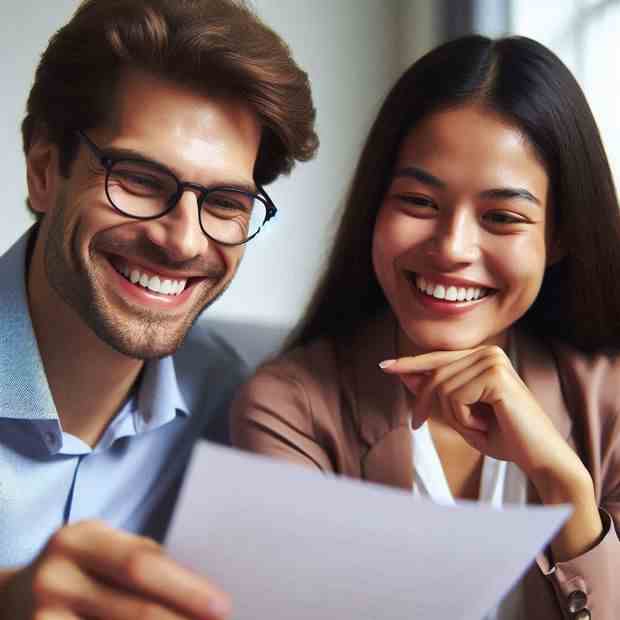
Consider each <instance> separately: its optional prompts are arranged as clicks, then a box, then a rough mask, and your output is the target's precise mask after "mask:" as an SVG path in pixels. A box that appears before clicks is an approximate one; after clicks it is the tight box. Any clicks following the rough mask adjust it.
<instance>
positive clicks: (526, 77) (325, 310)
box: [287, 35, 620, 350]
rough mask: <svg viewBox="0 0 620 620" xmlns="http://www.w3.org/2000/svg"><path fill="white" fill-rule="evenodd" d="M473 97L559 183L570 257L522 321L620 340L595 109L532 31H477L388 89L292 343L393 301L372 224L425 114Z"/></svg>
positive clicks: (327, 332) (617, 260)
mask: <svg viewBox="0 0 620 620" xmlns="http://www.w3.org/2000/svg"><path fill="white" fill-rule="evenodd" d="M468 103H476V104H479V105H483V106H485V107H488V108H489V109H491V110H493V111H494V112H496V113H499V114H500V115H501V116H502V117H503V118H505V119H506V120H507V121H508V122H509V123H511V124H513V125H514V126H515V127H518V128H519V129H520V130H521V131H523V133H524V134H525V135H526V136H527V138H528V139H529V141H530V142H531V144H532V145H533V146H534V148H535V149H536V150H537V152H538V155H539V157H540V158H541V161H542V162H543V163H544V165H545V168H546V171H547V174H548V176H549V180H550V201H551V202H550V204H551V208H553V211H554V219H555V222H556V225H555V229H556V231H557V236H558V239H559V241H560V244H561V246H562V248H563V249H564V251H565V256H564V258H563V259H562V260H561V261H560V262H559V263H557V264H556V265H554V266H552V267H549V268H548V269H547V271H546V273H545V277H544V279H543V284H542V288H541V292H540V294H539V296H538V298H537V299H536V301H535V302H534V304H533V305H532V306H531V307H530V308H529V310H528V311H527V313H526V314H525V315H524V317H523V318H522V319H521V323H522V324H524V325H526V326H527V327H528V328H529V329H530V330H532V331H533V332H534V333H535V334H537V335H538V336H540V337H554V338H559V339H561V340H563V341H565V342H568V343H570V344H572V345H574V346H577V347H578V348H581V349H583V350H594V349H600V348H608V347H611V348H618V347H620V212H619V209H618V201H617V197H616V193H615V189H614V184H613V180H612V175H611V171H610V168H609V163H608V161H607V157H606V155H605V151H604V148H603V145H602V142H601V138H600V135H599V132H598V129H597V127H596V123H595V121H594V118H593V116H592V112H591V111H590V108H589V106H588V104H587V102H586V99H585V97H584V95H583V93H582V91H581V89H580V87H579V85H578V84H577V82H576V80H575V79H574V77H573V76H572V74H571V73H570V71H569V70H568V69H567V68H566V66H565V65H564V64H563V63H562V62H561V61H560V60H559V58H557V56H555V55H554V54H553V53H552V52H551V51H549V50H548V49H547V48H545V47H544V46H542V45H541V44H539V43H537V42H536V41H533V40H531V39H528V38H525V37H508V38H504V39H499V40H492V39H489V38H486V37H482V36H478V35H471V36H466V37H462V38H459V39H456V40H454V41H451V42H449V43H446V44H444V45H441V46H440V47H438V48H436V49H434V50H433V51H431V52H429V53H428V54H426V55H425V56H424V57H422V58H421V59H420V60H418V61H417V62H416V63H414V64H413V65H412V66H411V67H410V68H409V70H408V71H406V72H405V73H404V75H403V76H402V77H401V78H400V80H399V81H398V82H397V83H396V85H395V86H394V88H393V89H392V90H391V92H390V93H389V94H388V96H387V98H386V100H385V102H384V104H383V106H382V108H381V111H380V112H379V116H378V117H377V119H376V121H375V123H374V125H373V127H372V129H371V131H370V135H369V136H368V139H367V141H366V145H365V147H364V149H363V151H362V155H361V157H360V160H359V162H358V165H357V169H356V172H355V175H354V178H353V182H352V185H351V189H350V192H349V196H348V199H347V201H346V204H345V210H344V213H343V217H342V221H341V223H340V228H339V230H338V233H337V235H336V238H335V242H334V246H333V248H332V251H331V255H330V258H329V262H328V265H327V269H326V271H325V273H324V274H323V277H322V280H321V281H320V283H319V285H318V288H317V289H316V291H315V293H314V296H313V298H312V300H311V303H310V306H309V308H308V310H307V311H306V314H305V316H304V317H303V319H302V320H301V322H300V323H299V325H298V327H297V328H296V330H295V331H294V333H293V335H292V336H291V338H290V339H289V341H288V343H287V347H291V346H295V345H299V344H304V343H307V342H309V341H311V340H314V339H316V338H319V337H330V338H334V339H342V338H346V337H347V335H348V334H351V333H352V332H353V330H355V329H356V328H357V327H358V326H359V325H360V323H362V322H364V321H366V320H368V319H369V318H371V317H372V316H374V315H376V314H377V313H379V312H381V311H382V310H383V309H385V308H386V307H387V305H388V303H387V300H386V299H385V296H384V294H383V291H382V289H381V287H380V286H379V283H378V281H377V278H376V276H375V273H374V270H373V266H372V260H371V243H372V235H373V228H374V224H375V219H376V216H377V212H378V210H379V207H380V206H381V202H382V199H383V196H384V194H385V192H386V191H387V188H388V185H389V183H390V181H391V174H392V169H393V166H394V165H395V161H396V157H397V154H398V150H399V147H400V144H401V142H402V140H403V138H404V137H405V136H406V135H407V133H408V132H409V131H410V130H411V128H412V127H414V126H415V125H416V124H417V123H418V122H420V120H421V119H423V118H425V117H426V116H428V115H429V114H432V113H434V112H437V111H439V110H441V109H446V108H451V107H457V106H459V105H464V104H468Z"/></svg>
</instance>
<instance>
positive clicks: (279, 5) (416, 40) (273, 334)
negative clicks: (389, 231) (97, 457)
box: [0, 0, 620, 363]
mask: <svg viewBox="0 0 620 620" xmlns="http://www.w3.org/2000/svg"><path fill="white" fill-rule="evenodd" d="M251 3H252V4H253V5H254V7H255V8H256V10H257V12H258V13H259V14H260V15H261V16H262V18H263V19H264V20H265V21H266V22H267V23H268V24H269V25H270V26H271V27H272V28H273V29H274V30H276V31H277V32H278V33H280V34H281V35H282V36H283V37H284V39H285V40H286V41H287V42H288V43H289V45H290V47H291V49H292V51H293V54H294V56H295V57H296V59H297V60H298V62H299V63H300V64H301V66H303V67H304V68H305V70H306V71H307V72H308V74H309V76H310V79H311V81H312V85H313V91H314V97H315V104H316V107H317V127H318V132H319V136H320V139H321V148H320V151H319V154H318V156H317V158H316V159H315V160H314V161H312V162H310V163H307V164H303V165H301V166H298V167H297V168H296V169H295V170H294V171H293V173H292V175H291V176H290V177H288V178H282V179H280V180H278V181H276V182H275V183H274V184H273V185H272V186H271V187H270V188H269V191H270V194H271V195H272V197H273V199H274V201H275V202H276V204H277V205H278V207H279V212H278V216H277V218H276V219H275V220H274V221H273V222H270V224H269V225H268V226H267V227H266V228H265V229H264V231H262V232H261V234H260V235H259V236H258V237H257V238H256V240H255V241H253V242H252V243H250V244H249V246H248V248H247V253H246V258H245V260H244V262H243V264H242V266H241V269H240V272H239V274H238V276H237V278H236V280H235V282H234V283H233V285H232V286H231V288H230V290H229V291H228V292H227V293H226V295H224V297H223V298H222V299H220V300H219V301H218V302H217V303H216V304H215V305H214V306H213V307H212V308H210V309H209V310H208V312H207V313H205V315H204V316H203V317H202V319H201V321H211V324H212V325H215V326H216V328H217V329H218V330H220V331H222V332H224V333H225V335H227V336H228V337H229V339H231V340H232V341H233V343H234V344H236V345H237V346H238V347H239V348H240V349H241V351H242V353H243V354H244V355H245V356H246V358H247V359H248V360H249V361H250V362H251V363H255V362H256V361H257V360H258V359H260V358H261V357H262V356H263V355H265V353H267V352H268V351H269V350H272V349H273V348H274V347H276V346H277V345H278V344H279V342H280V341H281V339H282V338H283V336H284V334H285V333H286V332H287V331H288V330H289V329H290V328H291V327H292V326H293V324H294V323H295V321H296V320H297V319H298V318H299V316H300V314H301V313H302V311H303V308H304V306H305V304H306V303H307V301H308V299H309V296H310V293H311V291H312V287H313V285H314V284H315V282H316V279H317V278H318V275H319V273H320V270H321V265H322V261H323V259H324V257H325V255H326V252H327V249H328V246H329V242H330V240H331V237H332V234H333V232H334V229H335V227H336V224H337V216H338V212H339V208H340V206H341V204H342V200H343V197H344V195H345V193H346V190H347V186H348V184H349V182H350V178H351V174H352V170H353V168H354V165H355V160H356V157H357V154H358V153H359V151H360V148H361V145H362V144H363V142H364V139H365V136H366V133H367V131H368V128H369V125H370V123H371V121H372V119H373V118H374V116H375V114H376V112H377V110H378V106H379V105H380V102H381V100H382V98H383V96H384V94H385V93H386V92H387V90H388V89H389V87H390V86H391V84H392V83H393V82H394V81H395V79H396V78H397V77H398V75H399V74H400V73H401V72H402V71H403V70H404V69H405V68H406V67H407V66H408V65H409V64H410V63H411V62H412V61H414V60H415V59H416V58H418V57H419V56H420V55H421V54H423V53H424V52H426V51H428V50H429V49H431V48H432V47H434V46H435V45H437V44H438V43H440V42H442V41H444V40H446V39H449V38H452V37H454V36H458V35H460V34H465V33H467V32H482V33H485V34H490V35H492V36H497V35H502V34H506V33H518V34H524V35H528V36H532V37H534V38H536V39H538V40H539V41H541V42H542V43H544V44H546V45H548V46H549V47H551V48H552V49H553V50H554V51H555V52H556V53H558V54H559V55H560V57H561V58H562V59H563V60H564V61H565V62H566V64H567V65H568V66H569V67H570V68H571V70H572V71H573V72H574V73H575V75H576V76H577V78H578V80H579V81H580V83H581V85H582V87H583V88H584V90H585V91H586V95H587V96H588V99H589V101H590V103H591V105H592V107H593V109H594V112H595V115H596V117H597V119H598V122H599V125H600V127H601V131H602V134H603V137H604V141H605V143H606V146H607V148H608V152H609V154H610V158H611V160H612V165H613V167H614V169H615V170H616V175H617V174H618V173H617V171H618V170H619V169H620V123H618V121H617V114H616V113H615V109H616V108H617V107H618V104H617V99H618V96H619V95H620V71H618V69H617V63H618V60H619V59H618V52H617V49H616V48H617V46H616V45H614V40H613V38H614V33H617V32H619V31H620V0H545V1H544V2H540V1H538V0H383V1H381V0H254V1H253V2H251ZM77 4H78V2H77V0H54V1H53V2H41V0H19V1H16V0H0V35H1V36H0V63H1V64H0V67H1V73H0V75H1V76H2V88H1V89H0V143H1V144H2V145H3V152H2V166H1V168H0V170H1V173H0V174H1V177H0V179H1V181H2V210H3V215H2V226H0V253H1V252H3V251H4V250H6V249H7V248H8V246H9V245H10V244H11V243H12V242H13V241H14V240H15V239H17V237H18V236H19V235H20V234H22V232H23V231H24V230H25V229H26V228H27V227H28V226H29V224H30V223H31V220H30V217H29V215H28V214H27V212H26V210H25V207H24V198H25V191H26V190H25V174H24V164H23V156H22V153H21V143H20V137H19V124H20V122H21V119H22V116H23V111H24V106H25V101H26V97H27V93H28V90H29V88H30V85H31V83H32V77H33V72H34V68H35V66H36V63H37V60H38V57H39V55H40V53H41V52H42V51H43V49H44V47H45V46H46V44H47V40H48V39H49V37H50V35H51V34H52V33H53V32H54V31H55V30H56V29H57V28H58V27H60V26H61V25H62V24H63V23H64V22H66V20H67V19H68V18H69V16H70V15H71V13H72V12H73V11H74V9H75V7H76V6H77ZM616 178H617V177H616ZM207 324H208V323H207Z"/></svg>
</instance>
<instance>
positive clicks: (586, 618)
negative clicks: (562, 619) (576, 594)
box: [572, 609, 592, 620]
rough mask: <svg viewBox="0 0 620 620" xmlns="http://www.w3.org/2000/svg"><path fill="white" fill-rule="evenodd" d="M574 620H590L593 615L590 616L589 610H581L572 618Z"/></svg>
mask: <svg viewBox="0 0 620 620" xmlns="http://www.w3.org/2000/svg"><path fill="white" fill-rule="evenodd" d="M572 618H573V620H590V619H591V618H592V615H591V614H590V610H589V609H581V610H580V611H578V612H577V613H576V614H574V615H573V616H572Z"/></svg>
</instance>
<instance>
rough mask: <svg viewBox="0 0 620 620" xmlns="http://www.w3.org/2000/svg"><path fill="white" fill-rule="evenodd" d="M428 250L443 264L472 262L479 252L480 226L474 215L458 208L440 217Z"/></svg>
mask: <svg viewBox="0 0 620 620" xmlns="http://www.w3.org/2000/svg"><path fill="white" fill-rule="evenodd" d="M430 252H431V253H432V254H433V256H434V257H435V258H436V260H438V261H440V262H441V263H442V264H443V265H444V266H445V265H447V266H450V265H452V264H462V263H471V262H474V261H475V260H476V259H477V258H478V256H479V252H480V226H479V224H478V221H477V218H476V215H475V214H472V213H470V212H469V211H465V210H458V211H455V212H452V213H449V214H445V215H443V216H442V217H440V218H439V219H438V222H437V228H436V230H435V234H434V236H433V239H432V243H431V249H430Z"/></svg>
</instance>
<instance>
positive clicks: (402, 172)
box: [394, 166, 446, 189]
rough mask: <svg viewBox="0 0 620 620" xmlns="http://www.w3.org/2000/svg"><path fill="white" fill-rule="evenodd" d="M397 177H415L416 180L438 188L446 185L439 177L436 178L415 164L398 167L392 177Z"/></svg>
mask: <svg viewBox="0 0 620 620" xmlns="http://www.w3.org/2000/svg"><path fill="white" fill-rule="evenodd" d="M399 177H405V178H410V179H415V180H416V181H420V183H424V184H425V185H431V186H432V187H437V188H440V189H443V188H445V187H446V184H445V183H444V182H443V181H442V180H441V179H438V178H437V177H436V176H433V175H432V174H431V173H430V172H426V170H423V169H422V168H418V167H417V166H405V167H404V168H399V169H398V170H397V171H396V173H395V174H394V178H395V179H397V178H399Z"/></svg>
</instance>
